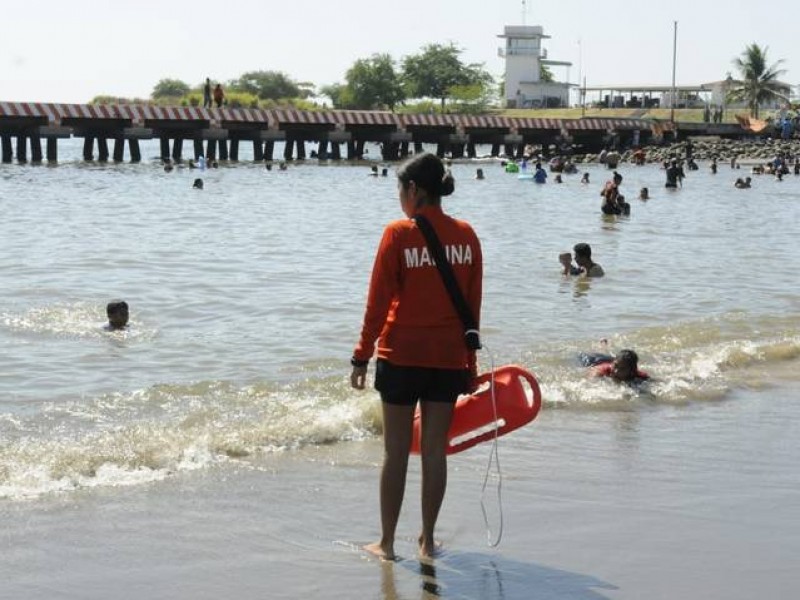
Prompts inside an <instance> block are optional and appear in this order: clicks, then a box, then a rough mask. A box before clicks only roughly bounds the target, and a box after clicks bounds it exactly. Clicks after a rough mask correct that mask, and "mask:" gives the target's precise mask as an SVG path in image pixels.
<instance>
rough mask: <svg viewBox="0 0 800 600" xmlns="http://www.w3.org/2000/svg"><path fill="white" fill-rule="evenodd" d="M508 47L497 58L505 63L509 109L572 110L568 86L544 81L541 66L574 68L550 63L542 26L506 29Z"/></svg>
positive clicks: (554, 61) (506, 97)
mask: <svg viewBox="0 0 800 600" xmlns="http://www.w3.org/2000/svg"><path fill="white" fill-rule="evenodd" d="M497 37H499V38H503V39H505V41H506V42H505V46H504V47H502V48H498V49H497V54H498V55H499V56H501V57H503V58H505V60H506V74H505V90H506V91H505V99H506V106H507V107H509V108H540V107H541V108H543V107H547V106H550V107H559V106H569V87H570V84H569V83H561V82H557V81H542V78H541V69H542V66H543V65H544V66H548V67H549V66H559V67H571V66H572V63H571V62H564V61H558V60H547V50H545V49H544V48H542V40H545V39H550V36H549V35H545V34H544V30H543V29H542V27H541V26H540V25H506V27H505V29H504V32H503V34H502V35H498V36H497Z"/></svg>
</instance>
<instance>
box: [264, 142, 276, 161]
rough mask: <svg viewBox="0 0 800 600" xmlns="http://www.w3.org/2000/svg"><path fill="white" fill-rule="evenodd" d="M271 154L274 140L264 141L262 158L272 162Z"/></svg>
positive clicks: (273, 148) (273, 150)
mask: <svg viewBox="0 0 800 600" xmlns="http://www.w3.org/2000/svg"><path fill="white" fill-rule="evenodd" d="M273 154H275V142H274V141H273V140H268V141H266V142H264V160H266V161H267V162H272V155H273Z"/></svg>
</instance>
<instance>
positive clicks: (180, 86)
mask: <svg viewBox="0 0 800 600" xmlns="http://www.w3.org/2000/svg"><path fill="white" fill-rule="evenodd" d="M191 89H192V88H191V87H190V86H189V84H188V83H184V82H183V81H181V80H180V79H162V80H161V81H159V82H158V83H157V84H156V86H155V87H154V88H153V93H152V94H151V97H152V98H153V100H157V99H159V98H181V97H182V96H185V95H186V94H188V93H189V92H190V91H191Z"/></svg>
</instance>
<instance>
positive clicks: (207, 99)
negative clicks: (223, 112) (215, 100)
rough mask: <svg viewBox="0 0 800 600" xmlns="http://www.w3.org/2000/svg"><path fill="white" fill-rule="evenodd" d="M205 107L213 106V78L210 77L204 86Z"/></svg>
mask: <svg viewBox="0 0 800 600" xmlns="http://www.w3.org/2000/svg"><path fill="white" fill-rule="evenodd" d="M203 108H211V79H209V78H208V77H206V83H205V85H204V86H203Z"/></svg>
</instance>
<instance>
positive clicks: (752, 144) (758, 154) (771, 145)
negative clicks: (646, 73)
mask: <svg viewBox="0 0 800 600" xmlns="http://www.w3.org/2000/svg"><path fill="white" fill-rule="evenodd" d="M691 143H692V147H693V152H692V154H693V156H694V159H695V160H711V159H712V158H716V159H717V161H718V162H720V163H725V162H730V160H731V158H734V157H735V158H736V160H737V162H740V163H742V162H746V163H764V162H767V161H770V160H772V159H774V158H775V156H776V155H778V154H779V153H781V152H782V153H783V154H784V155H785V156H788V157H789V158H790V159H792V160H793V159H794V157H795V156H800V139H791V140H773V139H764V140H753V141H745V140H727V139H718V138H701V139H698V138H693V139H692V141H691ZM642 149H643V150H644V152H645V156H646V160H647V162H648V163H662V162H664V161H665V160H667V159H669V158H670V156H675V155H677V156H679V157H685V156H686V142H679V143H676V144H670V145H666V146H644V147H643V148H642ZM598 157H599V154H575V155H573V156H572V157H571V159H572V162H574V163H596V162H599V160H598ZM619 162H620V163H632V162H633V151H632V150H626V151H625V152H622V153H620V160H619Z"/></svg>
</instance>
